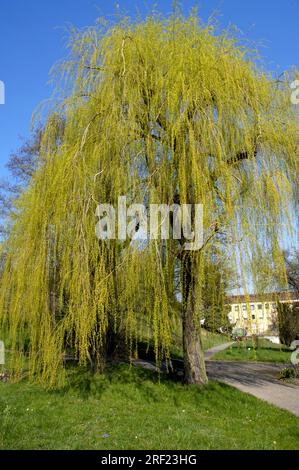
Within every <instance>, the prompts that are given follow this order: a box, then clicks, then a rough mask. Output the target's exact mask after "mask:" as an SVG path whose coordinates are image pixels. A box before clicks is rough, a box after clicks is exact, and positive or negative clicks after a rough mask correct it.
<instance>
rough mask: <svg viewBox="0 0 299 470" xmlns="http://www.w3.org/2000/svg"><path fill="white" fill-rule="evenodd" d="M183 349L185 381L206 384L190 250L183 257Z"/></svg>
mask: <svg viewBox="0 0 299 470" xmlns="http://www.w3.org/2000/svg"><path fill="white" fill-rule="evenodd" d="M182 267H183V351H184V372H185V374H184V381H185V383H187V384H197V385H204V384H206V383H207V382H208V378H207V374H206V366H205V359H204V351H203V347H202V341H201V335H200V324H199V321H198V318H196V283H195V277H194V276H195V273H194V267H193V260H192V258H191V254H190V252H186V254H185V255H184V259H183V266H182Z"/></svg>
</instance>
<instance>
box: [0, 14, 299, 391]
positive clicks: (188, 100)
mask: <svg viewBox="0 0 299 470" xmlns="http://www.w3.org/2000/svg"><path fill="white" fill-rule="evenodd" d="M60 72H61V70H60ZM61 84H62V90H63V92H64V96H66V98H65V97H64V98H63V100H62V102H60V104H59V105H58V106H57V109H55V110H54V111H53V112H52V113H51V114H50V116H49V118H48V119H47V123H46V125H45V129H44V132H43V139H42V143H41V151H40V161H39V164H38V169H37V171H36V172H35V174H34V176H33V177H32V180H31V182H30V185H29V187H28V189H27V190H26V191H25V192H24V194H23V195H22V196H21V197H20V198H19V199H18V201H17V207H16V210H15V212H14V221H13V229H12V232H11V235H10V237H9V240H8V241H7V243H6V244H5V247H4V249H5V253H6V257H5V264H4V267H3V269H2V278H1V295H0V305H1V332H2V334H3V335H5V337H6V338H9V340H8V341H9V344H10V349H11V350H12V351H13V358H12V359H13V368H14V369H15V371H16V373H17V372H18V371H20V369H21V368H22V363H23V360H24V359H23V358H24V354H23V353H24V350H25V349H26V350H27V353H28V356H29V372H30V376H31V377H32V378H35V379H38V380H41V381H42V382H43V383H45V384H47V385H48V386H54V385H57V384H59V383H62V381H63V380H64V374H65V372H64V371H65V368H64V354H65V351H67V350H71V351H72V353H73V354H75V355H76V357H77V358H78V360H79V362H80V363H83V364H84V363H85V362H86V361H87V360H88V359H90V358H91V359H92V362H93V363H94V364H96V365H98V366H99V367H101V365H102V364H103V363H104V361H105V357H106V356H107V353H108V354H109V351H111V348H112V346H111V345H112V344H113V348H112V349H115V347H116V346H117V345H118V346H119V344H120V343H119V342H120V341H124V342H125V343H126V344H127V346H128V350H129V352H130V355H131V356H132V355H134V354H135V348H136V344H137V343H138V339H139V337H140V318H141V317H142V318H143V320H145V322H146V324H147V325H149V327H150V330H151V334H152V339H153V344H154V349H155V354H156V360H157V363H158V364H159V363H161V361H162V360H163V359H165V360H166V362H167V363H169V360H170V349H171V342H172V328H173V326H172V325H173V323H172V321H173V319H172V315H173V313H172V312H173V309H172V306H173V304H174V303H175V302H176V303H178V304H179V305H180V310H181V315H182V324H183V331H182V338H183V349H184V364H185V380H186V382H187V383H196V384H204V383H206V381H207V377H206V372H205V364H204V355H203V349H202V344H201V335H200V319H201V318H202V316H203V315H204V310H203V308H204V307H203V305H204V302H203V298H204V289H205V287H204V286H205V273H206V267H207V266H209V264H211V263H212V262H213V256H214V255H215V247H216V248H217V247H219V246H222V247H223V246H224V247H225V249H226V253H227V256H226V257H225V259H224V260H223V263H225V266H227V269H232V267H234V269H235V268H236V267H238V270H239V271H240V272H241V277H242V279H243V287H244V288H245V289H246V283H247V282H248V267H250V270H251V274H252V278H253V279H256V275H258V273H259V264H260V260H263V254H264V253H267V254H268V256H269V260H268V261H269V266H270V265H271V269H272V266H275V269H276V271H277V273H280V276H281V278H282V279H283V278H284V276H285V273H284V263H283V257H282V253H281V250H280V245H279V243H280V240H279V233H280V231H281V223H282V222H284V224H287V226H288V227H290V225H291V218H290V217H288V214H289V211H290V207H291V205H292V198H293V191H294V188H295V186H296V182H297V177H298V137H299V134H298V121H297V119H298V114H296V113H297V111H296V109H295V107H294V106H293V107H292V105H291V103H290V93H289V89H288V83H287V81H285V82H283V83H277V82H274V81H273V79H272V78H271V77H270V76H268V75H267V74H266V73H263V72H262V71H260V70H259V69H258V68H257V66H256V62H255V60H254V57H253V55H252V52H251V51H248V50H247V49H246V48H245V47H244V46H243V45H240V44H239V43H238V41H237V40H236V39H235V38H234V37H232V36H231V35H230V34H228V33H226V32H225V33H221V34H216V32H215V30H214V28H213V26H211V25H208V26H206V25H203V24H201V23H200V21H199V20H198V18H197V17H196V15H191V16H190V17H189V18H184V17H181V16H176V17H175V18H170V19H163V18H162V19H161V18H159V17H150V18H148V19H147V20H146V21H144V22H137V23H135V24H131V23H130V22H128V21H124V22H122V23H120V24H118V25H113V26H111V27H107V25H103V24H100V23H99V24H98V25H97V26H96V27H94V28H91V29H87V30H84V31H83V32H77V31H73V33H72V40H71V57H70V59H69V60H68V61H67V62H65V63H64V64H62V82H61ZM62 123H63V125H62ZM121 195H126V196H127V201H128V203H132V202H137V203H144V204H146V205H149V204H154V203H156V204H169V205H171V204H173V203H176V204H195V203H202V204H203V207H204V217H203V226H204V240H203V244H202V246H201V248H200V249H198V250H193V251H190V250H185V249H184V246H185V242H186V240H185V239H184V237H182V238H181V239H180V240H177V239H172V238H171V237H170V239H169V240H162V239H160V238H159V239H157V240H148V242H147V243H145V244H144V245H143V246H142V248H140V247H136V245H135V244H134V243H132V242H130V240H98V239H97V237H96V236H95V224H96V222H97V219H96V216H95V210H96V207H97V205H98V204H99V203H110V204H112V205H114V206H115V207H116V206H117V202H118V197H119V196H121ZM193 222H194V221H193ZM136 230H137V229H136ZM223 269H226V268H225V267H224V268H223ZM212 277H213V275H212V273H211V275H210V278H212ZM177 280H178V283H176V281H177ZM213 286H214V289H215V295H214V297H215V298H216V297H217V292H216V290H217V282H213V280H212V279H211V281H210V285H209V289H210V291H212V289H213ZM177 289H178V291H179V294H178V292H177ZM211 296H213V294H212V293H211Z"/></svg>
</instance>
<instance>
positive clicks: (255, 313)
mask: <svg viewBox="0 0 299 470" xmlns="http://www.w3.org/2000/svg"><path fill="white" fill-rule="evenodd" d="M278 302H280V303H291V304H293V303H295V302H299V294H298V293H296V292H280V293H278V292H274V293H269V294H251V295H236V296H230V297H228V298H227V303H228V304H229V305H230V311H229V313H228V318H229V321H230V323H231V324H232V325H233V326H234V327H236V328H245V329H246V330H247V333H249V334H265V333H267V334H271V333H277V331H278V325H277V323H278V320H277V305H278Z"/></svg>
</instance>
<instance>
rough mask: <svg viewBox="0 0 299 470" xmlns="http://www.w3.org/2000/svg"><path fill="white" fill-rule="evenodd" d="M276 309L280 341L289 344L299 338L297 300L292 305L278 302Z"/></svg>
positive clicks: (298, 303) (298, 304) (298, 307)
mask: <svg viewBox="0 0 299 470" xmlns="http://www.w3.org/2000/svg"><path fill="white" fill-rule="evenodd" d="M277 311H278V327H279V339H280V342H281V343H282V344H285V345H286V346H290V345H291V343H292V342H293V341H294V340H295V339H299V302H297V303H295V304H293V305H290V304H286V303H281V302H279V303H278V308H277Z"/></svg>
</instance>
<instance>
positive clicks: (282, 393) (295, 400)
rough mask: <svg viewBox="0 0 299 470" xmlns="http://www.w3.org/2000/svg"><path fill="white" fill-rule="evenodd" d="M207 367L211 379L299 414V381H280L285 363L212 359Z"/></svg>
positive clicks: (207, 363)
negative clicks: (279, 377)
mask: <svg viewBox="0 0 299 470" xmlns="http://www.w3.org/2000/svg"><path fill="white" fill-rule="evenodd" d="M206 367H207V373H208V376H209V378H210V379H212V380H218V381H220V382H225V383H227V384H229V385H232V386H233V387H236V388H238V389H239V390H241V391H242V392H246V393H250V394H251V395H254V396H255V397H257V398H260V399H262V400H266V401H267V402H268V403H272V404H273V405H276V406H278V407H279V408H283V409H285V410H288V411H290V412H291V413H294V414H295V415H297V416H299V380H296V381H295V380H294V381H293V383H287V382H282V381H281V380H278V376H279V371H280V370H281V369H283V368H284V367H285V366H284V365H283V364H270V363H261V362H229V361H209V360H208V361H207V362H206Z"/></svg>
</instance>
